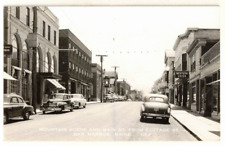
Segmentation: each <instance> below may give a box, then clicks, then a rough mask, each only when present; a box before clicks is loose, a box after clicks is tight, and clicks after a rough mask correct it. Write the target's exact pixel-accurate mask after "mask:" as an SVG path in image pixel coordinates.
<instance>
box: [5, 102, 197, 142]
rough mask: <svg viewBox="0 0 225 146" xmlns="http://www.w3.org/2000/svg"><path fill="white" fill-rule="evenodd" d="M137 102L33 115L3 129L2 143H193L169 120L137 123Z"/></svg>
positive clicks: (194, 139)
mask: <svg viewBox="0 0 225 146" xmlns="http://www.w3.org/2000/svg"><path fill="white" fill-rule="evenodd" d="M140 106H141V102H115V103H97V104H90V105H88V106H87V108H85V109H75V110H74V111H73V112H69V111H68V112H64V113H47V114H45V115H43V114H39V115H34V116H32V117H31V119H30V120H28V121H23V120H22V119H21V120H20V119H16V120H13V121H10V122H9V124H6V125H4V126H3V128H4V140H5V141H65V140H69V141H196V138H195V137H193V136H192V135H191V134H190V133H189V132H187V131H186V130H185V129H184V128H183V127H182V126H181V125H180V124H179V123H178V122H177V121H176V120H174V119H173V118H172V117H171V118H170V122H169V123H165V122H162V121H161V120H158V119H156V120H155V121H153V120H151V119H148V120H146V121H144V122H141V121H140V115H139V111H140Z"/></svg>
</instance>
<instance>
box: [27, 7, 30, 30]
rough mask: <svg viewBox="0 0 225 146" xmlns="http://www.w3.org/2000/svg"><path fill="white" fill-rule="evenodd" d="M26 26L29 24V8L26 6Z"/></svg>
mask: <svg viewBox="0 0 225 146" xmlns="http://www.w3.org/2000/svg"><path fill="white" fill-rule="evenodd" d="M26 21H27V26H30V8H28V7H27V16H26Z"/></svg>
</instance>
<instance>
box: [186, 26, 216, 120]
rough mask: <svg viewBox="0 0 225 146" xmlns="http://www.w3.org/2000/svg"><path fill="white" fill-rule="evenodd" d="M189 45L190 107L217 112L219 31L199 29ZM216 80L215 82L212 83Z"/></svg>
mask: <svg viewBox="0 0 225 146" xmlns="http://www.w3.org/2000/svg"><path fill="white" fill-rule="evenodd" d="M199 34H204V37H196V38H195V39H194V40H193V41H192V42H191V43H190V45H189V47H188V49H187V54H188V58H189V63H188V64H189V66H188V68H189V71H190V77H189V87H190V88H189V93H190V105H191V106H190V108H191V110H193V111H198V112H200V113H201V112H203V113H204V115H205V116H211V113H212V112H213V110H214V111H216V112H218V113H219V110H220V107H219V101H220V100H219V92H220V91H219V88H218V87H219V86H218V85H219V84H218V83H219V82H218V81H219V78H220V77H219V74H220V73H219V72H220V43H219V39H220V31H219V30H218V29H200V30H198V31H196V32H195V34H194V35H198V36H199ZM213 81H216V82H215V83H212V82H213Z"/></svg>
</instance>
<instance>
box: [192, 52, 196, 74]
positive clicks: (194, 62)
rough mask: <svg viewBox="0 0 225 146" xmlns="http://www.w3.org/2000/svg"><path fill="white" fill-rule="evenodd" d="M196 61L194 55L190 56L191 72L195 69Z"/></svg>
mask: <svg viewBox="0 0 225 146" xmlns="http://www.w3.org/2000/svg"><path fill="white" fill-rule="evenodd" d="M195 66H196V61H195V55H193V56H192V57H191V72H194V71H195Z"/></svg>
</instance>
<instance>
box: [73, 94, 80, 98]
mask: <svg viewBox="0 0 225 146" xmlns="http://www.w3.org/2000/svg"><path fill="white" fill-rule="evenodd" d="M73 98H81V95H79V94H77V95H73Z"/></svg>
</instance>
